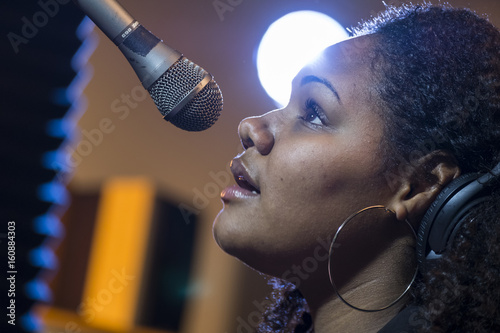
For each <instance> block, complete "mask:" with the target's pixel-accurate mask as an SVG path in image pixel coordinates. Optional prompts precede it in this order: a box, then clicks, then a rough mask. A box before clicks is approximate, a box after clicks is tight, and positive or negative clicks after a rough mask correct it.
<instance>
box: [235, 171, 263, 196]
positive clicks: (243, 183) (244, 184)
mask: <svg viewBox="0 0 500 333" xmlns="http://www.w3.org/2000/svg"><path fill="white" fill-rule="evenodd" d="M234 179H235V180H236V184H238V186H239V187H241V188H243V189H245V190H248V191H250V192H252V193H255V194H260V190H259V189H258V188H257V187H256V186H255V185H253V184H252V183H250V182H249V181H248V180H246V178H245V177H244V176H241V175H238V176H237V175H235V176H234Z"/></svg>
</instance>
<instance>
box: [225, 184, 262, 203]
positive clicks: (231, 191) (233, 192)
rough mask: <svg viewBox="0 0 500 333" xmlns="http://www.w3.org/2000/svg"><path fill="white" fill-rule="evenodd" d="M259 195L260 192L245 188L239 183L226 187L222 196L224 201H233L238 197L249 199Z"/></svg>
mask: <svg viewBox="0 0 500 333" xmlns="http://www.w3.org/2000/svg"><path fill="white" fill-rule="evenodd" d="M258 196H259V193H257V192H255V191H250V190H247V189H245V188H242V187H240V186H239V185H233V186H229V187H226V188H225V189H224V190H223V191H222V193H221V198H222V200H223V201H231V200H236V199H249V198H255V197H258Z"/></svg>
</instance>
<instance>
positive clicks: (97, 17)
mask: <svg viewBox="0 0 500 333" xmlns="http://www.w3.org/2000/svg"><path fill="white" fill-rule="evenodd" d="M73 1H74V2H75V3H76V4H77V5H78V6H79V7H80V8H81V9H82V11H83V12H84V13H85V14H86V15H87V16H88V17H89V18H90V19H91V20H92V21H93V22H94V23H95V24H96V25H97V26H98V27H99V29H101V31H102V32H103V33H104V34H105V35H106V36H107V37H108V38H109V39H110V40H111V41H113V43H115V44H116V46H118V48H119V49H120V51H121V52H122V53H123V55H124V56H125V57H126V58H127V60H128V62H129V63H130V65H131V66H132V68H133V69H134V71H135V73H136V74H137V77H138V78H139V80H141V82H142V85H143V86H144V88H146V89H149V88H150V87H151V86H152V85H153V83H154V82H155V81H156V80H157V79H158V78H160V77H161V76H162V75H163V74H164V73H165V72H166V71H167V70H168V69H169V68H170V67H171V66H172V65H173V64H174V63H175V62H176V61H177V60H179V59H180V58H181V57H182V54H181V53H180V52H178V51H176V50H174V49H172V48H171V47H169V46H167V45H165V44H164V43H163V42H162V40H160V39H159V38H158V37H156V36H155V35H153V34H152V33H151V32H149V31H148V30H147V29H146V28H144V27H143V26H142V25H141V24H140V23H139V22H138V21H136V20H135V19H134V18H133V17H132V16H131V15H130V14H129V13H128V12H127V11H126V10H125V8H123V7H122V6H121V5H120V4H119V3H117V2H116V1H114V0H73Z"/></svg>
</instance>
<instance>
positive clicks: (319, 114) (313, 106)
mask: <svg viewBox="0 0 500 333" xmlns="http://www.w3.org/2000/svg"><path fill="white" fill-rule="evenodd" d="M304 113H305V114H304V116H301V117H300V119H301V120H303V121H305V122H307V123H310V124H312V125H316V126H320V125H319V124H314V123H313V122H312V121H313V120H314V119H316V118H318V119H319V120H320V121H321V124H323V125H326V121H325V116H324V113H323V110H322V109H321V107H320V106H319V105H318V103H316V102H315V101H314V100H313V99H312V98H308V99H307V100H306V103H305V112H304ZM311 116H314V118H312V119H311V118H310V117H311Z"/></svg>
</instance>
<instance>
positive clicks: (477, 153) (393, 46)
mask: <svg viewBox="0 0 500 333" xmlns="http://www.w3.org/2000/svg"><path fill="white" fill-rule="evenodd" d="M355 35H356V37H355V38H352V39H349V40H346V41H343V42H341V43H339V44H336V45H333V46H331V47H329V48H327V49H326V50H325V51H324V52H323V53H322V55H321V56H320V57H318V59H316V60H315V61H314V62H312V63H311V64H309V65H308V66H306V67H304V68H303V69H302V70H301V72H300V73H299V74H298V75H297V76H296V78H295V79H294V81H293V85H292V95H291V99H290V102H289V104H288V105H287V106H286V107H285V108H283V109H280V110H275V111H272V112H268V113H266V114H264V115H262V116H259V117H252V118H247V119H245V120H243V121H242V122H241V124H240V126H239V129H238V131H239V135H240V137H241V141H242V144H243V146H244V148H245V151H244V152H243V153H242V154H241V155H239V156H237V157H236V158H235V159H234V160H233V161H232V166H231V169H232V171H233V174H234V176H235V179H236V182H237V185H235V186H233V187H230V188H227V189H225V190H224V191H223V193H222V200H223V202H224V208H223V210H222V211H221V213H220V214H219V216H218V217H217V219H216V221H215V224H214V236H215V239H216V241H217V243H218V244H219V246H220V247H221V248H222V249H223V250H224V251H226V252H227V253H229V254H231V255H233V256H235V257H237V258H238V259H240V260H241V261H243V262H244V263H246V264H247V265H249V266H251V267H253V268H254V269H256V270H258V271H260V272H262V273H264V274H266V275H269V276H272V277H275V278H277V279H275V280H274V284H275V289H276V291H275V292H274V294H273V299H275V300H276V304H275V305H274V306H273V307H272V308H270V309H269V310H268V312H267V313H265V314H264V318H263V322H262V324H261V326H260V330H261V331H263V332H312V331H313V330H314V332H316V333H321V332H377V331H385V332H410V331H435V332H472V331H474V332H492V331H500V313H499V308H500V239H499V235H500V207H499V206H500V204H499V203H500V199H499V194H498V193H499V190H495V191H494V194H493V195H492V196H490V199H489V200H488V201H487V202H485V203H483V204H482V205H481V206H480V207H479V208H477V209H475V210H474V212H473V213H472V214H471V215H469V216H467V221H466V222H465V223H464V224H463V225H462V226H461V227H460V230H459V232H458V234H457V235H456V236H455V238H454V239H455V240H454V241H453V244H452V247H451V248H449V249H447V250H446V251H445V252H444V254H443V256H442V258H440V259H438V260H436V261H435V263H434V264H433V265H420V267H419V273H418V276H417V278H416V279H415V278H414V273H415V269H416V263H415V260H414V255H413V254H414V251H415V250H414V248H415V235H414V233H413V231H412V229H415V230H417V229H418V228H419V227H420V224H421V221H422V218H423V217H424V215H425V213H426V211H428V209H429V208H430V207H431V205H432V203H433V201H434V200H435V199H436V197H437V196H438V195H439V193H440V192H441V190H442V189H443V188H444V187H445V186H446V185H448V184H449V183H450V182H452V181H453V180H454V179H456V178H458V177H459V176H460V175H461V174H465V173H471V172H482V173H487V172H488V171H489V170H491V169H492V168H493V167H494V166H495V165H497V164H498V163H499V161H500V33H499V32H498V30H497V29H496V28H494V27H493V26H492V25H491V24H489V23H488V22H487V21H486V20H485V19H483V18H480V17H478V16H476V15H475V14H474V13H472V12H470V11H468V10H458V9H452V8H449V7H446V6H438V7H435V6H431V5H428V4H425V5H421V6H404V7H401V8H388V9H387V11H386V12H385V13H383V14H382V15H380V16H379V17H378V18H375V19H373V20H372V21H371V22H366V23H364V24H363V25H362V26H361V27H359V28H358V29H356V30H355ZM497 187H498V186H497ZM374 205H380V206H381V207H382V208H381V209H375V208H368V209H365V208H367V207H372V206H374ZM330 241H333V242H332V243H330ZM325 242H328V243H329V244H330V248H329V249H326V247H325V246H322V245H321V244H323V243H325ZM409 286H411V290H410V293H407V294H405V291H406V290H407V288H408V287H409ZM391 320H392V321H391ZM313 325H314V328H313ZM384 327H385V328H384Z"/></svg>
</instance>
